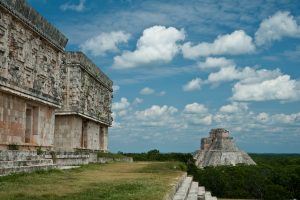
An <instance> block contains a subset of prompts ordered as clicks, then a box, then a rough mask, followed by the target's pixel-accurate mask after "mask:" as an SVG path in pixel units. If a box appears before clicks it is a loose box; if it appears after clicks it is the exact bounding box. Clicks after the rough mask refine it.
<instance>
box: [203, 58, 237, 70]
mask: <svg viewBox="0 0 300 200" xmlns="http://www.w3.org/2000/svg"><path fill="white" fill-rule="evenodd" d="M232 65H234V61H233V60H230V59H226V58H224V57H219V58H215V57H207V58H206V59H205V62H199V63H198V66H199V68H200V69H213V68H221V67H228V66H232Z"/></svg>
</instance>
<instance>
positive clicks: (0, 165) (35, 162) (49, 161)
mask: <svg viewBox="0 0 300 200" xmlns="http://www.w3.org/2000/svg"><path fill="white" fill-rule="evenodd" d="M51 164H53V160H52V159H39V160H15V161H0V168H13V167H23V166H32V165H51Z"/></svg>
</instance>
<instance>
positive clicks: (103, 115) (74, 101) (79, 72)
mask: <svg viewBox="0 0 300 200" xmlns="http://www.w3.org/2000/svg"><path fill="white" fill-rule="evenodd" d="M63 68H64V75H63V76H64V77H63V78H62V80H64V83H63V107H62V108H61V109H60V110H58V111H57V115H66V114H78V115H81V116H83V117H85V118H89V119H91V120H94V121H97V122H99V123H102V124H105V125H107V126H110V125H111V123H112V117H111V104H112V81H111V80H110V79H109V78H107V76H106V75H105V74H104V73H103V72H101V71H100V69H99V68H98V67H97V66H96V65H95V64H93V63H92V62H91V61H90V60H89V59H88V58H87V57H86V56H85V55H84V54H83V53H81V52H66V64H65V65H63Z"/></svg>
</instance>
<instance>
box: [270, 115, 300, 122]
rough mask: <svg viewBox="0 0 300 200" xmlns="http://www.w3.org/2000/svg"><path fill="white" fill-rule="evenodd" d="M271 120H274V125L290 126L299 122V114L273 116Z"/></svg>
mask: <svg viewBox="0 0 300 200" xmlns="http://www.w3.org/2000/svg"><path fill="white" fill-rule="evenodd" d="M272 120H274V122H275V123H285V124H292V123H294V122H296V121H300V113H293V114H275V115H273V116H272Z"/></svg>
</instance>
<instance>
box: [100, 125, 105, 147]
mask: <svg viewBox="0 0 300 200" xmlns="http://www.w3.org/2000/svg"><path fill="white" fill-rule="evenodd" d="M99 141H100V150H103V149H104V127H103V126H100V133H99Z"/></svg>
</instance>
